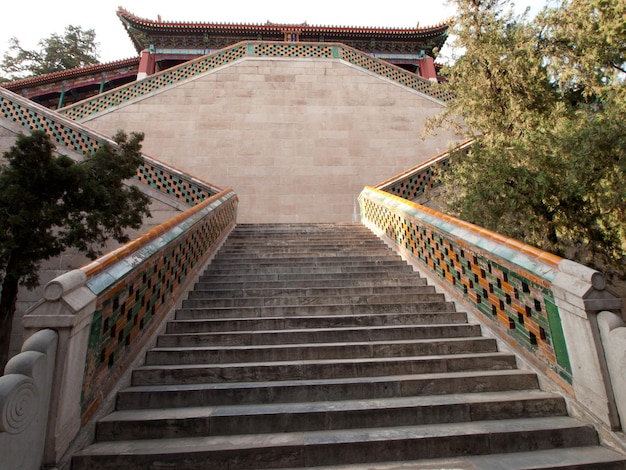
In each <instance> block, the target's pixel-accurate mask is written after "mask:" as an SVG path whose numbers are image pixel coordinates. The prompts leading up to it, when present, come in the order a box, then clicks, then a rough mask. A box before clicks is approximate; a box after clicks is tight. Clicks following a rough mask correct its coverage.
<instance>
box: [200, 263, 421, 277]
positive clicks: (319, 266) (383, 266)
mask: <svg viewBox="0 0 626 470" xmlns="http://www.w3.org/2000/svg"><path fill="white" fill-rule="evenodd" d="M390 269H393V270H394V272H407V273H410V272H413V268H412V267H411V266H409V265H407V264H403V263H398V262H395V261H394V262H392V263H385V262H381V263H372V264H371V265H365V264H358V265H355V266H348V265H346V264H344V263H340V264H334V263H330V264H327V263H313V264H311V263H306V264H303V265H302V266H263V265H260V264H248V265H245V266H212V267H211V271H210V274H211V275H213V276H215V275H218V276H219V275H223V274H237V273H239V274H251V273H252V274H259V275H264V274H344V273H345V274H351V273H356V274H358V273H381V272H389V270H390Z"/></svg>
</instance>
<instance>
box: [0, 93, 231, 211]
mask: <svg viewBox="0 0 626 470" xmlns="http://www.w3.org/2000/svg"><path fill="white" fill-rule="evenodd" d="M0 119H4V120H6V121H8V122H9V123H12V124H15V125H17V126H19V127H21V128H22V129H23V130H24V131H25V132H32V131H35V130H39V131H43V132H45V133H46V134H47V135H48V136H49V137H50V138H51V140H52V142H53V143H54V144H56V145H57V146H60V147H65V148H67V149H69V150H70V151H72V152H75V153H77V154H79V155H90V154H92V153H94V152H95V151H96V150H97V149H98V148H99V147H100V146H101V145H103V144H105V143H108V144H113V141H112V140H110V139H108V138H106V137H104V136H102V135H99V134H97V133H95V132H93V131H89V130H87V129H85V128H83V127H82V126H81V125H80V124H77V123H73V122H70V121H68V120H67V119H66V118H64V117H63V116H60V115H59V114H57V113H55V112H53V111H50V110H49V109H47V108H44V107H43V106H40V105H37V104H36V103H34V102H32V101H30V100H26V99H24V98H21V97H19V96H18V95H16V94H15V93H12V92H10V91H8V90H5V89H2V88H0ZM135 178H136V179H137V180H139V181H140V182H142V183H144V184H147V185H149V186H151V187H152V188H154V189H157V190H158V191H160V192H162V193H164V194H166V195H168V196H170V197H173V198H175V199H178V200H182V201H183V202H185V203H186V204H187V205H189V206H194V205H196V204H198V203H199V202H201V201H203V200H205V199H206V198H208V197H210V196H212V195H213V194H216V193H217V192H219V188H216V187H213V186H211V185H209V184H208V183H203V182H201V181H199V180H196V179H195V178H192V177H191V176H189V175H186V174H184V173H183V172H181V171H178V170H175V169H173V168H171V167H168V166H166V165H165V164H162V163H159V162H157V161H156V160H153V159H150V158H148V157H145V156H144V159H143V162H142V164H141V165H140V166H139V167H138V169H137V176H136V177H135Z"/></svg>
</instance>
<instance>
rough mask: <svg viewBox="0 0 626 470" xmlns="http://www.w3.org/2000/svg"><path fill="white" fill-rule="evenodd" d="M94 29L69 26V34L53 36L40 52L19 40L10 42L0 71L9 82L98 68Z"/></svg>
mask: <svg viewBox="0 0 626 470" xmlns="http://www.w3.org/2000/svg"><path fill="white" fill-rule="evenodd" d="M95 39H96V33H95V32H94V30H93V29H88V30H83V29H81V28H80V27H79V26H71V25H70V26H67V27H66V28H65V34H64V35H63V36H60V35H58V34H52V35H51V36H50V37H48V38H46V39H42V40H40V41H39V43H38V45H39V49H38V50H28V49H24V48H23V47H22V46H21V44H20V41H19V39H17V38H15V37H13V38H11V39H10V41H9V52H7V53H5V54H4V58H3V61H2V63H1V64H0V69H2V70H3V74H4V75H5V76H6V78H8V79H11V80H15V79H19V78H25V77H29V76H35V75H41V74H45V73H52V72H58V71H61V70H68V69H73V68H76V67H85V66H89V65H96V64H98V44H97V43H96V42H95Z"/></svg>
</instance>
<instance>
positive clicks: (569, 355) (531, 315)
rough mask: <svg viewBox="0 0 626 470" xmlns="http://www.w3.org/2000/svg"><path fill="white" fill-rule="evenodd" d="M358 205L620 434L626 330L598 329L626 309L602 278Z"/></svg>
mask: <svg viewBox="0 0 626 470" xmlns="http://www.w3.org/2000/svg"><path fill="white" fill-rule="evenodd" d="M360 203H361V217H362V221H363V223H364V224H365V225H366V226H367V227H369V228H370V229H371V230H372V231H374V232H375V233H377V234H378V235H379V236H380V237H382V238H383V239H386V240H387V241H388V242H389V243H390V244H391V245H392V246H395V247H396V249H397V251H398V252H399V253H400V254H401V255H402V256H404V257H405V258H407V259H409V260H411V262H414V264H415V265H417V266H419V268H420V269H424V271H425V272H427V273H428V274H432V275H433V276H432V278H433V279H434V280H436V282H437V283H439V284H440V285H441V286H442V287H444V288H445V289H446V290H448V291H449V292H450V293H451V294H452V295H453V296H459V295H460V296H461V297H462V298H463V300H464V302H467V304H468V306H469V307H470V309H471V310H473V311H475V314H476V318H478V319H480V320H481V321H483V320H484V323H485V324H486V325H488V326H489V328H490V329H492V330H493V331H494V333H495V334H497V335H498V336H499V337H500V339H501V340H503V341H504V342H505V343H507V344H508V345H509V346H510V347H512V348H513V349H515V350H516V351H518V352H519V353H520V354H522V355H523V357H524V358H525V359H526V360H527V361H528V362H529V363H530V364H532V365H533V366H534V367H536V368H537V369H538V370H540V371H542V374H543V375H545V376H546V377H547V378H548V379H550V380H551V381H553V383H554V384H556V385H557V386H558V387H559V388H560V389H562V390H563V392H564V393H566V394H567V395H569V396H570V397H571V398H572V399H573V401H572V403H573V404H575V406H576V407H577V408H578V409H579V410H581V412H583V413H585V414H588V415H591V416H593V417H594V420H595V421H597V422H598V423H599V424H601V425H602V427H604V428H605V429H608V430H613V431H615V430H619V429H620V416H619V411H620V408H621V409H622V410H621V414H622V419H621V421H622V422H624V421H626V415H625V413H626V400H625V398H626V395H625V396H624V398H622V397H621V395H622V394H621V390H623V389H624V387H623V385H618V384H621V382H620V381H621V380H622V376H623V373H622V371H621V370H620V365H618V364H619V359H618V358H619V357H620V354H623V350H624V348H623V346H619V344H620V343H621V340H620V339H619V337H620V335H621V332H620V330H621V329H622V328H621V327H619V328H614V327H609V326H606V325H604V324H603V326H601V327H599V324H598V321H599V319H598V314H599V313H600V312H607V315H612V316H614V317H615V319H613V320H612V321H618V320H621V319H622V318H623V309H622V301H621V299H620V298H618V297H617V296H615V295H614V294H613V293H612V292H611V291H610V290H609V289H608V288H607V283H606V279H605V278H604V276H603V275H602V274H601V273H600V272H598V271H595V270H593V269H590V268H588V267H586V266H583V265H581V264H578V263H575V262H573V261H571V260H567V259H562V258H560V257H558V256H555V255H553V254H550V253H547V252H544V251H542V250H539V249H537V248H534V247H531V246H529V245H526V244H524V243H522V242H519V241H517V240H513V239H511V238H508V237H505V236H503V235H501V234H497V233H494V232H491V231H489V230H487V229H484V228H481V227H478V226H474V225H472V224H469V223H467V222H464V221H462V220H458V219H455V218H453V217H450V216H447V215H445V214H442V213H439V212H437V211H435V210H432V209H429V208H426V207H424V206H420V205H419V204H416V203H413V202H410V201H407V200H405V199H402V198H400V197H398V196H394V195H392V194H389V193H386V192H384V191H380V190H377V189H374V188H365V189H364V190H363V192H362V193H361V196H360ZM609 312H610V313H609ZM603 316H606V315H603ZM611 324H612V323H611ZM602 329H603V330H604V333H602V334H601V330H602ZM609 331H611V333H609ZM609 337H611V338H610V340H607V338H609ZM625 344H626V343H625ZM620 348H621V351H620ZM609 362H610V364H611V365H609ZM617 389H620V392H619V393H618V392H617ZM620 402H621V403H620Z"/></svg>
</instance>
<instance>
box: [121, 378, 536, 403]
mask: <svg viewBox="0 0 626 470" xmlns="http://www.w3.org/2000/svg"><path fill="white" fill-rule="evenodd" d="M536 389H538V381H537V376H536V375H535V374H533V373H531V372H528V371H523V370H519V369H513V370H511V369H507V370H495V371H491V370H489V371H469V372H448V373H439V374H418V375H399V376H382V377H356V378H341V379H325V380H316V379H311V380H282V381H270V382H228V383H201V384H186V385H145V386H131V387H128V388H126V389H124V390H122V391H120V393H119V394H118V400H117V409H118V410H128V409H157V408H178V407H190V406H217V405H243V404H249V405H251V404H260V403H297V402H320V401H335V400H365V399H378V398H394V397H396V398H399V397H411V396H427V395H443V394H456V393H476V392H500V391H515V390H517V391H519V390H536Z"/></svg>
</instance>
